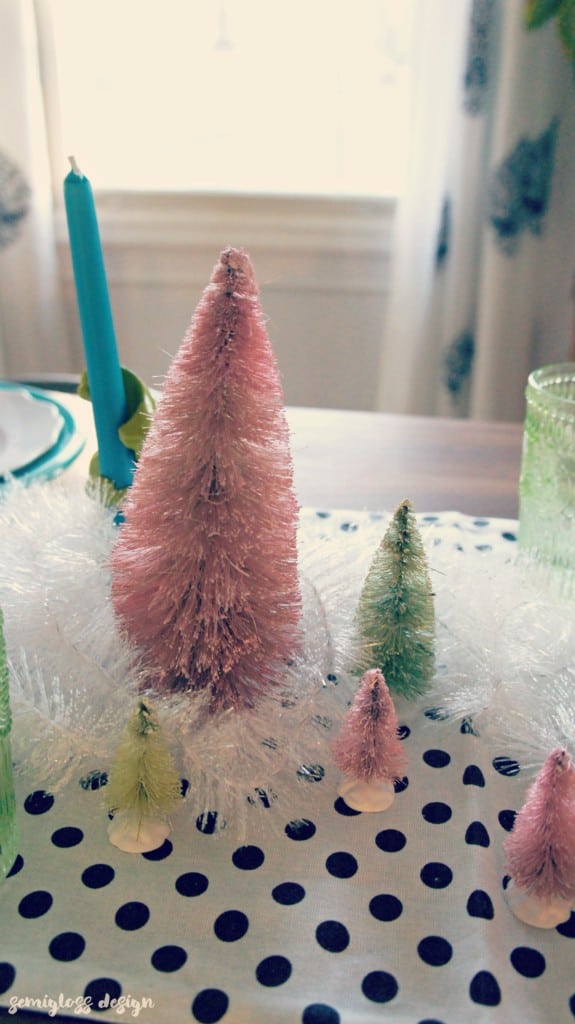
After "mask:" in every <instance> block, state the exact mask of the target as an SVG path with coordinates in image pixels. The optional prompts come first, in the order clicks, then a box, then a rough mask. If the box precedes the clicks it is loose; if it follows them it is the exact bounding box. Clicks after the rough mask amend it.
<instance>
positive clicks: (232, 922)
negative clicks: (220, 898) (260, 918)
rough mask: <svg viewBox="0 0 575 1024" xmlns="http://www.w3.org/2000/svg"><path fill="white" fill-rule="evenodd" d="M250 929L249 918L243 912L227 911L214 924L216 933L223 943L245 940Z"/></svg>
mask: <svg viewBox="0 0 575 1024" xmlns="http://www.w3.org/2000/svg"><path fill="white" fill-rule="evenodd" d="M248 928H249V921H248V918H247V917H246V915H245V914H244V913H243V911H241V910H226V911H224V913H223V914H220V915H219V917H218V918H217V919H216V921H215V922H214V932H215V933H216V935H217V937H218V939H220V940H221V941H222V942H237V941H238V939H243V937H244V935H245V934H246V932H247V930H248Z"/></svg>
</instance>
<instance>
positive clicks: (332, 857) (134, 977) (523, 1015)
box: [0, 510, 575, 1024]
mask: <svg viewBox="0 0 575 1024" xmlns="http://www.w3.org/2000/svg"><path fill="white" fill-rule="evenodd" d="M302 515H303V516H304V518H305V515H306V512H305V510H303V511H302ZM314 515H315V514H314ZM315 518H317V522H318V529H320V528H321V531H322V532H323V533H325V536H326V537H329V536H331V533H333V534H337V536H338V538H339V542H341V543H345V544H350V545H355V544H360V545H365V550H367V546H368V545H367V539H366V538H367V537H369V546H370V548H371V549H373V548H375V546H376V544H375V543H374V544H372V541H375V542H377V543H378V542H379V539H380V537H379V536H378V531H381V530H382V529H383V526H384V520H385V518H386V517H385V516H384V517H380V519H379V520H376V519H375V518H372V517H369V516H367V515H366V516H357V517H356V515H355V513H354V515H353V516H350V515H347V514H346V515H344V514H340V513H338V512H333V513H331V514H326V515H324V516H317V517H315ZM426 529H428V530H429V531H433V530H438V531H441V536H438V537H435V538H434V537H433V536H430V537H429V551H430V552H436V553H437V556H438V557H439V558H441V557H442V553H443V552H444V551H445V552H446V553H447V551H448V550H449V556H448V557H449V559H450V560H453V562H454V563H455V562H456V563H457V567H458V568H457V572H460V571H462V570H461V567H464V566H465V560H466V558H467V557H468V556H469V558H470V559H471V558H473V559H475V563H474V564H475V565H476V566H477V567H479V566H480V565H482V566H484V567H485V569H479V571H480V572H483V571H485V570H487V569H488V568H489V566H490V565H491V564H492V560H493V558H495V557H496V555H497V553H498V552H499V553H500V552H504V553H505V552H506V554H505V557H506V558H507V559H510V558H512V557H513V547H514V544H515V537H516V532H515V529H514V528H513V527H512V528H511V529H509V528H505V527H503V526H498V527H497V528H495V527H492V526H491V525H490V523H489V521H488V520H476V521H473V524H472V525H471V526H467V527H466V526H465V524H464V523H463V524H462V523H459V524H457V523H456V522H453V521H451V519H450V521H449V535H447V531H446V528H445V526H444V517H443V516H442V515H440V514H438V515H434V516H430V517H429V518H428V522H427V524H426ZM366 530H368V531H373V532H370V533H366V532H365V531H366ZM436 540H439V541H440V543H439V544H436V543H435V541H436ZM362 550H363V548H362ZM456 551H458V554H454V552H456ZM431 557H433V555H432V556H431ZM354 559H355V553H352V554H351V555H350V563H349V564H350V565H351V564H355V562H354ZM439 585H441V586H443V585H444V584H443V583H442V582H441V581H439V583H438V589H439ZM340 612H341V614H342V615H344V614H346V610H345V608H344V606H343V605H342V606H341V608H340ZM449 670H450V664H449V659H448V658H447V656H446V655H445V653H443V654H442V657H441V659H440V660H439V659H438V665H437V671H438V678H439V679H440V678H441V674H442V673H444V672H447V673H448V672H449ZM356 685H357V679H355V678H352V677H351V676H350V675H349V674H348V673H347V671H346V670H345V669H344V668H340V666H339V665H338V667H337V670H335V669H334V670H330V671H328V670H327V667H326V666H322V668H321V673H320V686H321V688H325V693H326V694H329V695H330V696H331V698H332V699H333V698H334V696H335V695H337V697H338V699H339V700H340V703H341V707H342V708H344V707H346V706H349V703H350V699H351V695H352V693H353V691H354V688H355V686H356ZM291 702H292V697H291V695H290V693H289V692H288V691H287V690H285V692H284V690H283V689H282V692H281V693H280V695H279V703H280V704H281V706H282V708H284V707H287V706H288V704H290V703H291ZM446 708H447V704H446ZM309 724H310V729H312V730H313V736H314V746H312V747H310V749H309V750H308V752H307V753H306V754H305V755H304V756H301V755H300V756H299V757H298V759H297V760H294V763H293V765H290V768H289V776H290V778H291V779H292V781H293V786H294V798H293V800H289V801H287V802H286V801H284V799H283V796H282V783H281V778H280V776H279V775H278V776H275V775H273V774H270V775H269V776H268V775H266V774H265V773H263V775H260V774H259V773H258V775H257V776H256V775H255V774H254V778H253V783H251V786H252V788H251V789H249V790H248V795H247V796H246V800H245V807H244V812H245V817H246V828H245V829H244V830H239V829H237V828H236V822H235V820H234V817H233V815H232V814H229V820H226V818H227V817H228V805H227V804H226V803H225V801H222V805H221V808H219V807H218V806H217V805H216V801H215V799H214V802H213V803H212V801H211V799H210V800H209V803H207V804H206V806H208V807H213V809H212V810H207V811H206V812H205V813H204V814H201V815H198V813H197V811H193V812H190V807H191V806H192V804H193V802H194V799H195V796H196V786H197V779H196V778H195V777H194V776H193V775H192V773H190V777H189V779H182V780H181V792H182V796H183V797H184V799H183V801H182V807H181V809H179V810H178V812H177V813H176V814H174V817H173V820H172V822H171V826H172V831H171V832H170V835H169V838H168V839H166V840H165V841H164V842H163V843H162V844H161V846H160V847H158V848H157V849H156V850H153V851H151V852H149V853H146V854H143V855H140V854H133V855H131V854H126V853H123V852H121V851H119V850H117V849H116V848H115V847H113V846H112V845H111V844H109V843H108V842H107V837H106V826H107V821H106V814H105V811H103V810H102V809H103V804H102V795H103V794H102V792H100V791H101V790H102V789H103V787H104V786H105V785H106V783H107V775H106V771H105V770H104V766H103V765H99V766H98V765H97V763H96V766H95V767H94V769H93V770H92V771H89V772H85V773H84V774H83V776H82V777H81V778H79V777H76V778H75V779H72V780H71V783H70V786H69V790H68V789H66V788H65V787H64V788H60V787H54V792H49V791H48V789H42V788H40V787H41V786H42V785H43V783H42V782H41V781H38V782H34V784H33V785H29V786H28V788H27V789H26V788H24V786H23V785H22V781H21V780H19V783H18V785H19V796H18V807H19V812H20V824H21V845H20V852H19V854H18V856H17V858H16V860H15V862H14V865H13V867H12V869H11V870H10V872H9V873H8V876H7V878H6V879H5V880H4V882H2V883H1V893H0V894H1V896H2V912H1V917H2V927H1V928H0V947H1V949H0V1005H1V1006H3V1007H6V1006H8V1005H9V1002H8V1001H9V1000H10V999H11V998H15V997H17V996H20V995H22V994H23V993H27V992H33V991H37V992H42V991H46V992H49V991H53V990H54V979H58V982H57V985H58V987H59V988H60V987H61V988H62V990H64V989H65V988H66V989H68V990H69V992H68V991H67V992H66V994H70V995H71V994H74V996H76V997H77V998H82V996H84V998H85V999H86V1000H89V1001H90V1015H91V1014H94V1015H97V1014H98V1013H100V1014H101V1015H102V1016H105V1017H106V1019H107V1018H108V1017H110V1019H111V1018H112V1017H116V1016H124V1017H125V1019H126V1020H127V1019H128V1018H129V1017H130V1019H132V1017H133V1016H135V1015H134V1014H131V1013H130V1005H129V1000H130V999H138V998H139V999H144V998H145V997H146V996H148V997H150V998H152V999H153V1002H154V1007H153V1008H149V1009H146V1007H143V1008H142V1009H141V1012H139V1013H138V1016H139V1019H140V1020H142V1021H144V1022H146V1021H148V1020H156V1019H157V1020H164V1019H165V1020H171V1019H173V1020H176V1019H177V1020H179V1019H182V1020H190V1021H191V1022H194V1021H196V1022H199V1024H209V1022H218V1021H222V1024H226V1022H227V1021H230V1022H231V1021H232V1020H235V1019H236V1018H237V1019H238V1020H239V1019H240V1018H241V1019H243V1018H244V1017H245V1019H246V1020H247V1019H250V1020H252V1019H253V1022H254V1024H267V1020H268V1019H269V1020H273V1019H275V1018H277V1019H280V1018H281V1019H283V1018H284V1017H286V1019H287V1017H288V1016H289V1018H290V1021H293V1024H298V1022H301V1024H345V1022H346V1021H347V1020H355V1019H357V1020H366V1021H367V1020H371V1019H373V1020H374V1021H375V1020H376V1019H377V1020H380V1019H381V1020H383V1019H387V1018H388V1017H389V1018H390V1020H391V1019H392V1018H393V1019H395V1016H397V1018H398V1019H399V1018H400V1017H401V1016H402V1015H403V1016H405V1014H406V1013H407V1015H408V1016H409V1020H410V1021H412V1022H413V1024H459V1022H461V1021H466V1020H474V1019H476V1018H477V1019H478V1020H479V1019H481V1020H483V1019H485V1020H488V1019H489V1020H490V1019H491V1017H493V1019H494V1020H495V1017H499V1016H501V1018H502V1020H503V1019H505V1020H507V1019H508V1018H510V1016H513V1015H514V1014H515V1016H516V1017H517V1019H518V1020H526V1021H527V1020H528V1021H529V1022H530V1024H547V1021H548V1020H551V1019H557V1020H561V1021H562V1020H563V1019H564V1018H565V1019H566V1018H568V1017H569V1015H570V1018H571V1019H575V982H574V980H573V977H574V976H573V950H575V912H573V913H572V914H571V916H570V917H569V919H568V920H567V921H565V922H564V923H563V924H561V925H558V926H557V927H556V928H555V929H551V930H545V929H535V928H529V927H528V926H524V925H522V924H521V923H518V922H517V921H516V919H515V918H514V917H513V915H512V913H511V911H510V910H509V907H508V905H507V900H506V894H505V883H504V882H503V881H502V876H504V872H505V870H507V869H506V867H505V864H504V857H503V855H502V843H503V842H504V841H505V839H506V837H507V836H508V834H509V833H510V832H511V830H512V828H513V825H514V822H515V818H516V814H517V811H518V810H519V808H520V807H521V805H522V800H523V796H524V793H525V789H526V786H527V785H528V783H529V781H530V770H531V767H532V766H531V765H528V764H527V763H526V765H525V771H524V772H522V764H521V763H520V761H519V760H518V751H517V750H516V749H514V746H513V743H511V742H509V741H508V740H506V741H505V745H502V746H500V747H499V749H495V750H494V749H493V748H492V747H491V746H490V745H489V743H488V742H487V737H488V733H487V730H486V729H485V730H484V729H483V726H482V717H481V716H479V715H475V714H467V715H464V716H459V717H457V718H454V719H450V717H449V714H448V712H447V710H446V709H444V708H443V707H442V706H441V701H440V700H438V701H437V706H436V707H432V708H428V709H427V710H426V709H424V708H423V706H422V702H417V701H415V702H413V703H411V704H409V705H408V704H407V703H404V702H402V703H401V724H400V725H399V728H398V736H399V738H400V739H401V740H402V741H403V744H404V749H405V752H406V754H407V755H408V758H409V760H408V769H407V770H408V772H409V774H408V775H406V776H405V777H404V778H402V779H400V780H396V781H394V792H395V796H396V799H395V800H394V801H393V803H392V805H391V807H390V808H389V809H388V810H386V811H384V812H378V813H373V814H371V813H369V812H365V811H364V812H360V811H357V810H355V809H353V808H351V807H349V806H348V805H347V804H346V803H345V801H344V800H343V799H342V798H341V797H339V796H337V783H338V780H337V772H336V771H335V769H334V765H333V762H332V761H331V760H330V757H329V756H327V755H326V744H327V743H329V742H331V739H332V738H333V737H334V736H335V735H336V731H337V728H338V719H337V715H336V714H335V713H334V712H333V708H330V707H329V706H327V705H326V706H321V707H319V706H318V708H317V709H316V708H311V714H310V717H309ZM262 735H264V737H266V738H264V740H263V743H262V745H263V746H264V747H265V749H266V757H269V758H270V763H273V759H274V757H275V755H276V753H277V752H278V748H279V743H280V742H281V739H280V732H279V730H276V729H275V726H274V723H273V722H270V723H269V726H267V727H266V731H265V733H263V734H262ZM494 755H496V756H494ZM286 774H287V773H286ZM523 776H524V777H523ZM276 779H277V782H276ZM256 819H257V821H256ZM264 819H265V822H264V821H263V820H264ZM262 822H263V824H262ZM269 826H271V827H270V828H269V831H268V827H269ZM508 881H509V879H508V876H505V882H507V883H508ZM60 979H61V980H60ZM70 979H73V980H70ZM122 1000H125V1001H126V1004H125V1007H123V1009H124V1012H123V1014H121V1013H120V1010H121V1009H122ZM106 1011H107V1012H106ZM68 1012H69V1013H70V1012H71V1011H70V1008H68ZM0 1015H1V1014H0ZM17 1019H18V1015H16V1020H17Z"/></svg>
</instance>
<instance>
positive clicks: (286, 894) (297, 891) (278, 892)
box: [272, 882, 305, 907]
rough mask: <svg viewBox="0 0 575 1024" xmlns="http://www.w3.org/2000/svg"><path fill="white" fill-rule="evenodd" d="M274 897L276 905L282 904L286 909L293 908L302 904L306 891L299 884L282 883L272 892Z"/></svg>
mask: <svg viewBox="0 0 575 1024" xmlns="http://www.w3.org/2000/svg"><path fill="white" fill-rule="evenodd" d="M272 896H273V898H274V900H275V901H276V903H281V905H282V906H284V907H291V906H293V905H294V904H295V903H301V901H302V900H303V898H304V896H305V889H304V887H303V885H300V884H299V883H298V882H281V883H280V885H276V886H275V888H274V889H273V890H272Z"/></svg>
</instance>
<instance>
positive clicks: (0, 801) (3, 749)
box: [0, 611, 18, 882]
mask: <svg viewBox="0 0 575 1024" xmlns="http://www.w3.org/2000/svg"><path fill="white" fill-rule="evenodd" d="M3 624H4V620H3V616H2V612H1V611H0V882H1V881H2V880H3V879H4V878H6V875H7V874H8V872H9V871H10V868H11V867H12V865H13V864H14V861H15V860H16V855H17V853H18V822H17V820H16V794H15V792H14V776H13V773H12V751H11V747H10V731H11V728H12V715H11V712H10V691H9V686H8V661H7V658H6V645H5V643H4V631H3Z"/></svg>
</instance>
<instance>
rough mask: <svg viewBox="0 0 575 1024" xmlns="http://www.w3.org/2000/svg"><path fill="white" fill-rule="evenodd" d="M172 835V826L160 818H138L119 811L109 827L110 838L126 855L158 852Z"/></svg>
mask: <svg viewBox="0 0 575 1024" xmlns="http://www.w3.org/2000/svg"><path fill="white" fill-rule="evenodd" d="M169 834H170V826H169V825H168V824H167V822H165V821H162V820H161V819H160V818H147V817H144V818H138V816H137V815H136V814H134V812H133V811H119V812H118V814H115V815H114V818H113V820H112V821H111V822H110V824H109V825H108V838H109V840H110V842H111V843H112V844H113V846H117V847H118V849H120V850H123V851H124V853H149V852H150V850H157V849H158V847H159V846H161V845H162V843H163V842H164V840H165V839H166V838H167V836H169Z"/></svg>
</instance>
